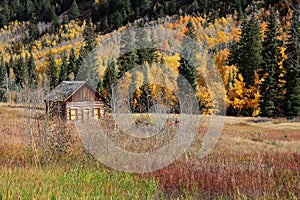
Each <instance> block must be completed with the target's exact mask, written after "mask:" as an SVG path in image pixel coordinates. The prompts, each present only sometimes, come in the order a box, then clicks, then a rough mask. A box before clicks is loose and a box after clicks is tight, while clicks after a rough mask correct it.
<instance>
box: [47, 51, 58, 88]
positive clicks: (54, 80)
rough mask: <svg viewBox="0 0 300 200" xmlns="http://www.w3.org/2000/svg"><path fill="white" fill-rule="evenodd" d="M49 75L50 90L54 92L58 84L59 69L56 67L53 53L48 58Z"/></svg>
mask: <svg viewBox="0 0 300 200" xmlns="http://www.w3.org/2000/svg"><path fill="white" fill-rule="evenodd" d="M47 75H48V79H49V86H50V90H52V89H53V88H55V87H56V86H57V84H58V77H57V67H56V63H55V59H54V55H53V54H52V53H50V54H49V56H48V71H47Z"/></svg>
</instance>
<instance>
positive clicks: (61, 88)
mask: <svg viewBox="0 0 300 200" xmlns="http://www.w3.org/2000/svg"><path fill="white" fill-rule="evenodd" d="M44 101H45V103H46V110H47V112H48V113H49V114H50V115H51V116H52V117H53V116H60V117H63V118H64V119H66V120H67V121H85V120H89V119H96V120H97V119H100V118H101V117H103V115H104V107H105V105H104V98H102V95H101V94H100V92H98V91H97V89H96V88H95V87H93V86H92V85H91V84H90V83H88V82H86V81H63V82H62V83H60V84H59V85H58V86H56V87H55V88H54V89H53V90H51V91H50V93H49V94H47V95H46V96H45V98H44Z"/></svg>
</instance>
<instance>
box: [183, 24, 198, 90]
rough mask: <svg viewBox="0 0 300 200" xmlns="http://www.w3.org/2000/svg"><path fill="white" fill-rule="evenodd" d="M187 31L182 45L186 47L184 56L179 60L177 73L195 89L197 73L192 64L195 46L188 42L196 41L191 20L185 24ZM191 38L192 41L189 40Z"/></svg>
mask: <svg viewBox="0 0 300 200" xmlns="http://www.w3.org/2000/svg"><path fill="white" fill-rule="evenodd" d="M187 27H188V31H187V33H186V37H187V38H184V39H183V43H184V46H185V47H186V48H185V49H183V54H184V57H181V58H180V60H179V63H180V65H179V67H178V71H179V74H181V75H182V76H183V77H184V78H186V79H187V81H188V82H189V83H190V85H191V86H192V88H193V89H194V90H196V79H197V73H196V66H194V64H195V63H196V62H194V61H195V56H196V55H195V53H196V52H195V51H196V49H195V48H196V47H195V46H194V45H193V43H191V44H189V43H190V42H194V41H196V30H195V27H194V25H193V24H192V22H191V21H189V22H188V24H187ZM190 40H193V41H190ZM189 61H192V62H193V63H189Z"/></svg>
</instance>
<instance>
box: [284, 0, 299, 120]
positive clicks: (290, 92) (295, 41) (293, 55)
mask: <svg viewBox="0 0 300 200" xmlns="http://www.w3.org/2000/svg"><path fill="white" fill-rule="evenodd" d="M292 7H293V17H292V24H291V28H290V30H289V38H288V44H287V49H286V55H287V57H288V58H287V60H286V61H285V62H284V66H285V69H286V95H285V113H286V115H287V116H288V117H293V116H300V113H299V112H298V111H297V110H298V107H299V101H297V100H298V99H299V96H300V92H299V85H300V83H299V81H300V22H299V18H300V5H299V4H298V2H297V1H296V0H294V1H293V4H292ZM297 88H298V89H297Z"/></svg>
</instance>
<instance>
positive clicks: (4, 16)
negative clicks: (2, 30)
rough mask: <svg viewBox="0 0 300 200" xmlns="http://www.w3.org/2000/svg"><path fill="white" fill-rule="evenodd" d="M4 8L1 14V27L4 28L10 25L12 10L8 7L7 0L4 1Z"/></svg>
mask: <svg viewBox="0 0 300 200" xmlns="http://www.w3.org/2000/svg"><path fill="white" fill-rule="evenodd" d="M3 4H4V5H3V7H2V10H1V13H0V27H3V26H4V25H8V22H9V20H10V17H11V16H10V15H11V14H10V9H9V7H8V3H7V0H4V3H3Z"/></svg>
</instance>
